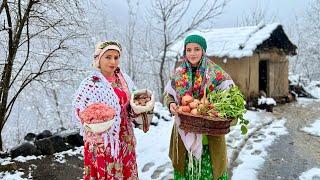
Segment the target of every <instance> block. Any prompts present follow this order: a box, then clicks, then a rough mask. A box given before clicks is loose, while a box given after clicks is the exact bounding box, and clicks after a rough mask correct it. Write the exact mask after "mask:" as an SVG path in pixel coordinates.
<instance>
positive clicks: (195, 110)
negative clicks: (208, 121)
mask: <svg viewBox="0 0 320 180" xmlns="http://www.w3.org/2000/svg"><path fill="white" fill-rule="evenodd" d="M190 113H191V114H193V115H198V110H197V109H192V110H191V112H190Z"/></svg>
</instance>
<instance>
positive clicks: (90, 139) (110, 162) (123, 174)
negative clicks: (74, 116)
mask: <svg viewBox="0 0 320 180" xmlns="http://www.w3.org/2000/svg"><path fill="white" fill-rule="evenodd" d="M107 80H108V81H109V82H110V83H111V85H112V87H113V90H114V92H115V94H116V95H117V96H118V99H119V103H120V106H121V114H120V116H121V124H120V134H119V140H120V147H119V148H120V149H119V155H118V156H117V157H112V156H111V148H110V145H108V146H107V147H105V145H104V140H103V134H102V133H101V134H97V133H92V132H90V131H85V136H84V137H85V138H84V176H83V179H84V180H92V179H99V180H100V179H101V180H104V179H107V180H135V179H138V171H137V163H136V153H135V145H136V140H135V137H134V133H133V127H132V123H131V122H130V119H129V118H128V110H127V108H128V105H129V100H130V93H129V90H128V86H127V84H126V82H125V80H124V78H123V77H122V75H121V74H120V73H117V74H116V75H115V76H114V77H110V78H109V77H107Z"/></svg>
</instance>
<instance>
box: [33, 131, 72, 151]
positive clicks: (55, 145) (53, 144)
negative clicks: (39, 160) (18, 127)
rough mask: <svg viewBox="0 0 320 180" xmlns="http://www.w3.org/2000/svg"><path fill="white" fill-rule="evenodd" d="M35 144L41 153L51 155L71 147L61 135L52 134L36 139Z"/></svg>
mask: <svg viewBox="0 0 320 180" xmlns="http://www.w3.org/2000/svg"><path fill="white" fill-rule="evenodd" d="M35 145H36V147H37V149H38V150H39V151H41V154H43V155H51V154H53V153H56V152H61V151H66V150H68V149H70V148H71V147H69V146H67V145H66V143H65V142H64V140H63V138H62V137H61V136H57V135H56V136H51V137H49V138H44V139H40V140H36V141H35Z"/></svg>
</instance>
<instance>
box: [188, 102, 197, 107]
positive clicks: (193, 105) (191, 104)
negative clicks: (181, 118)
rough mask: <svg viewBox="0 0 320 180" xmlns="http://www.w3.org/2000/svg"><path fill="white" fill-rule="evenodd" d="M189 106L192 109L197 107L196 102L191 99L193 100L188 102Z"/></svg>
mask: <svg viewBox="0 0 320 180" xmlns="http://www.w3.org/2000/svg"><path fill="white" fill-rule="evenodd" d="M189 106H190V108H191V109H194V108H197V106H198V103H197V102H195V101H193V102H191V103H190V104H189Z"/></svg>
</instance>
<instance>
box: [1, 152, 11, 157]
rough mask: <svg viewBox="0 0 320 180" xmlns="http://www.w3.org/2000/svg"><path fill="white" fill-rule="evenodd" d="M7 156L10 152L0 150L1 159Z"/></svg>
mask: <svg viewBox="0 0 320 180" xmlns="http://www.w3.org/2000/svg"><path fill="white" fill-rule="evenodd" d="M9 156H10V154H9V153H8V152H2V151H0V158H1V159H4V158H7V157H9Z"/></svg>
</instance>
